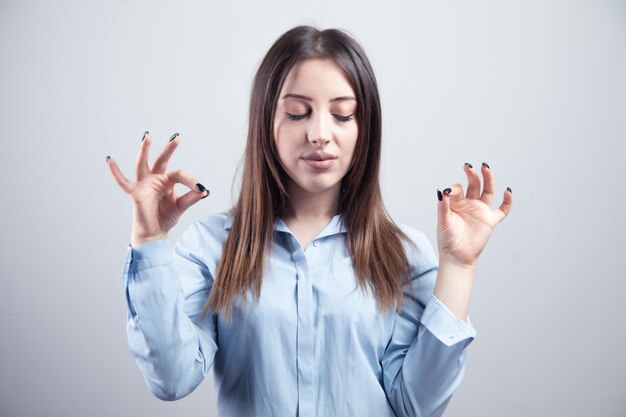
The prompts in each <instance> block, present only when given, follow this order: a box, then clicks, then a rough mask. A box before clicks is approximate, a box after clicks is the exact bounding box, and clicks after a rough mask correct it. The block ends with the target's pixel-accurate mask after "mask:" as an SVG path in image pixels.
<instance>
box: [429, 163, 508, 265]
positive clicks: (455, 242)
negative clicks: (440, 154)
mask: <svg viewBox="0 0 626 417" xmlns="http://www.w3.org/2000/svg"><path fill="white" fill-rule="evenodd" d="M463 169H464V170H465V173H466V174H467V180H468V186H467V194H466V195H464V194H463V186H462V185H461V184H454V185H452V186H451V187H450V188H447V189H445V190H444V192H443V193H442V192H440V191H439V190H437V197H438V198H440V202H439V205H438V216H437V243H438V247H439V262H440V263H442V262H451V263H454V264H456V265H459V266H463V267H466V266H467V267H474V266H475V265H476V262H477V260H478V256H479V255H480V253H481V252H482V250H483V249H484V248H485V246H486V245H487V241H488V240H489V237H490V236H491V232H493V229H494V228H495V227H496V225H497V224H498V223H500V222H501V221H502V219H504V218H505V217H506V216H507V214H509V212H510V211H511V205H512V203H513V195H512V193H511V189H510V188H508V187H507V189H506V191H505V192H504V199H503V202H502V204H501V205H500V207H498V208H497V209H496V210H492V209H491V203H492V201H493V196H494V192H495V185H494V179H493V174H492V173H491V169H490V168H489V165H487V164H485V163H483V165H482V167H481V172H482V175H483V179H484V186H483V191H482V194H481V192H480V178H479V177H478V173H477V172H476V171H475V170H474V168H472V167H471V165H469V164H465V166H464V168H463Z"/></svg>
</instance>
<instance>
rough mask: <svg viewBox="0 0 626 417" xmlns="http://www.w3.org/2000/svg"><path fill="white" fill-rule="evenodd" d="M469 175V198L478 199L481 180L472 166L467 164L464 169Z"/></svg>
mask: <svg viewBox="0 0 626 417" xmlns="http://www.w3.org/2000/svg"><path fill="white" fill-rule="evenodd" d="M463 170H464V171H465V174H466V175H467V198H476V199H477V198H478V197H479V196H480V178H479V177H478V173H477V172H476V170H474V167H472V164H470V163H467V162H466V163H465V166H464V167H463Z"/></svg>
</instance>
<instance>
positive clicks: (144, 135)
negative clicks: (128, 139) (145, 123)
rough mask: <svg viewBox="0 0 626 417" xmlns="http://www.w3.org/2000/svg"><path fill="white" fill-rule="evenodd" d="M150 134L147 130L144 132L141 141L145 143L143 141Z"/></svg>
mask: <svg viewBox="0 0 626 417" xmlns="http://www.w3.org/2000/svg"><path fill="white" fill-rule="evenodd" d="M148 133H150V132H148V131H147V130H146V131H145V132H143V137H142V138H141V141H142V142H143V140H144V139H145V138H146V135H147V134H148Z"/></svg>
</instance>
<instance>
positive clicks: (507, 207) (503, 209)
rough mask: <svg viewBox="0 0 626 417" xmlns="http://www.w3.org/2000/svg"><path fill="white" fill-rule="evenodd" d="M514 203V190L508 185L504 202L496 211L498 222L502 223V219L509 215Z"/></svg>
mask: <svg viewBox="0 0 626 417" xmlns="http://www.w3.org/2000/svg"><path fill="white" fill-rule="evenodd" d="M512 205H513V191H511V188H509V187H506V191H505V192H504V199H503V201H502V204H501V205H500V207H498V209H497V210H496V211H495V213H496V224H498V223H500V222H501V221H502V219H504V218H505V217H506V216H508V215H509V213H510V212H511V206H512Z"/></svg>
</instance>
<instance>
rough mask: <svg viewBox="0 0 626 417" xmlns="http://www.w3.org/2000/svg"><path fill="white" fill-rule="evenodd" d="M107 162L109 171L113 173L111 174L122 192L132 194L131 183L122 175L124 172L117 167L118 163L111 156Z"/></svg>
mask: <svg viewBox="0 0 626 417" xmlns="http://www.w3.org/2000/svg"><path fill="white" fill-rule="evenodd" d="M106 160H107V166H108V167H109V171H111V174H113V178H115V181H116V182H117V184H118V185H119V186H120V188H121V189H122V190H124V192H125V193H126V194H130V191H131V189H132V184H131V182H130V181H128V178H126V177H125V176H124V174H122V171H120V167H119V166H118V165H117V162H115V161H114V160H113V159H111V157H110V156H107V159H106Z"/></svg>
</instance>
